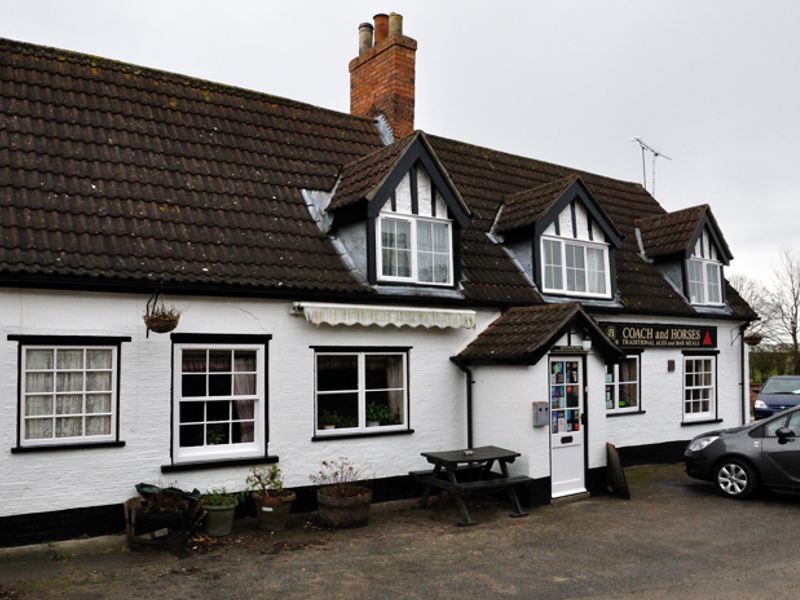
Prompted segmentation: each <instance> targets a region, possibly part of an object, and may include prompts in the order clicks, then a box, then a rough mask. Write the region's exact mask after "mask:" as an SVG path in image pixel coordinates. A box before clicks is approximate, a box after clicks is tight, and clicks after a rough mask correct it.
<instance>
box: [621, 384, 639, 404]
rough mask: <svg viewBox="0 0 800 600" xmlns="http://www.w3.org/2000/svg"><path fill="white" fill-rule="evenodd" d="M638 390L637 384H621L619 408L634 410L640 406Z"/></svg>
mask: <svg viewBox="0 0 800 600" xmlns="http://www.w3.org/2000/svg"><path fill="white" fill-rule="evenodd" d="M638 388H639V385H638V384H636V383H620V384H619V407H620V408H633V407H636V406H637V405H638V404H639V401H638Z"/></svg>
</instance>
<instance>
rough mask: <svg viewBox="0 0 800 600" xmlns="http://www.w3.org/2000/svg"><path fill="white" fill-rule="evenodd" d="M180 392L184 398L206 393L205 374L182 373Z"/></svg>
mask: <svg viewBox="0 0 800 600" xmlns="http://www.w3.org/2000/svg"><path fill="white" fill-rule="evenodd" d="M181 393H182V395H183V397H184V398H193V397H197V396H205V395H206V376H205V375H183V376H182V377H181Z"/></svg>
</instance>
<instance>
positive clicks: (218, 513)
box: [200, 488, 239, 536]
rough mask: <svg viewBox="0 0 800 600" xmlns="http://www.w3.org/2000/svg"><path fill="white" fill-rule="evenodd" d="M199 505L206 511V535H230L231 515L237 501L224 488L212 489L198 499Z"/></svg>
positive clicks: (233, 495)
mask: <svg viewBox="0 0 800 600" xmlns="http://www.w3.org/2000/svg"><path fill="white" fill-rule="evenodd" d="M200 504H201V505H202V507H203V508H204V509H205V511H206V513H207V514H206V521H205V527H206V533H207V534H208V535H211V536H223V535H228V534H230V532H231V530H232V529H233V515H234V513H235V512H236V505H237V504H239V500H238V498H237V497H236V494H230V493H228V492H226V491H225V488H214V489H212V490H211V491H208V492H206V493H205V494H203V495H202V496H201V497H200Z"/></svg>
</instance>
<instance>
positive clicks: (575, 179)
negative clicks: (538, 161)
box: [495, 174, 622, 248]
mask: <svg viewBox="0 0 800 600" xmlns="http://www.w3.org/2000/svg"><path fill="white" fill-rule="evenodd" d="M573 201H578V202H581V203H582V204H583V206H584V207H585V208H586V210H587V212H588V214H589V215H590V217H591V218H592V219H594V221H595V222H596V223H597V225H598V226H599V227H600V229H601V230H602V231H603V233H604V234H605V236H606V238H607V240H608V241H609V242H610V243H611V244H612V245H613V246H614V247H617V248H618V247H619V246H621V245H622V240H621V238H622V235H621V234H620V232H619V230H618V229H617V227H616V226H615V225H614V222H613V221H612V220H611V217H609V216H608V214H606V212H605V211H604V210H603V208H602V207H601V206H600V204H598V202H597V201H596V200H595V199H594V197H593V196H592V193H591V192H590V191H589V189H588V188H587V187H586V184H585V183H584V182H583V180H581V178H580V176H579V175H577V174H572V175H569V176H567V177H564V178H562V179H558V180H556V181H553V182H551V183H546V184H544V185H540V186H537V187H534V188H531V189H529V190H524V191H522V192H517V193H515V194H509V195H508V196H506V197H505V198H504V199H503V203H502V205H501V206H500V208H499V209H498V210H499V215H498V218H497V223H496V225H495V231H496V232H497V233H501V234H508V233H512V232H522V233H530V234H533V235H539V234H541V233H542V232H543V231H544V230H545V229H547V227H548V226H549V225H550V224H551V223H552V222H553V221H554V220H555V219H557V218H558V216H559V214H560V213H561V211H562V210H564V208H566V207H567V206H569V204H570V203H571V202H573Z"/></svg>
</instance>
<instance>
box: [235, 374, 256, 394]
mask: <svg viewBox="0 0 800 600" xmlns="http://www.w3.org/2000/svg"><path fill="white" fill-rule="evenodd" d="M255 393H256V375H255V373H253V374H252V375H234V376H233V395H234V396H254V395H255Z"/></svg>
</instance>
